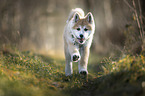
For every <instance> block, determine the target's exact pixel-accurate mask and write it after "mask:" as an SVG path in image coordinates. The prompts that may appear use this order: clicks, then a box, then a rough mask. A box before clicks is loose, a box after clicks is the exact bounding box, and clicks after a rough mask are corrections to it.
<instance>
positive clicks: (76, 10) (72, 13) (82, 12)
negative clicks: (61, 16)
mask: <svg viewBox="0 0 145 96" xmlns="http://www.w3.org/2000/svg"><path fill="white" fill-rule="evenodd" d="M76 12H77V13H78V14H79V15H80V17H84V15H85V14H84V11H83V10H82V9H81V8H75V9H72V10H71V12H70V14H69V17H68V19H67V21H66V22H67V23H68V22H69V21H70V20H71V19H72V17H73V15H74V14H75V13H76Z"/></svg>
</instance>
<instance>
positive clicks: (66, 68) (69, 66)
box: [65, 46, 73, 76]
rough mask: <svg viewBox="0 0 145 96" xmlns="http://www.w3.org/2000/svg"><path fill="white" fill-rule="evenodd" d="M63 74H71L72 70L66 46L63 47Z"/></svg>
mask: <svg viewBox="0 0 145 96" xmlns="http://www.w3.org/2000/svg"><path fill="white" fill-rule="evenodd" d="M65 63H66V65H65V75H66V76H70V75H71V74H73V70H72V61H71V55H70V53H69V50H68V47H67V46H66V47H65Z"/></svg>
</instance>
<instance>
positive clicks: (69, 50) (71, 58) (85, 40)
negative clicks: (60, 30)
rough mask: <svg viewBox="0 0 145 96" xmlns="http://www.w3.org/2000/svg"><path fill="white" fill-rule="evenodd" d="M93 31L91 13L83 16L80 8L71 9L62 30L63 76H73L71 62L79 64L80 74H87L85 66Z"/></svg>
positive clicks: (93, 24)
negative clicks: (64, 60)
mask: <svg viewBox="0 0 145 96" xmlns="http://www.w3.org/2000/svg"><path fill="white" fill-rule="evenodd" d="M94 31H95V23H94V18H93V15H92V13H91V12H89V13H88V14H87V15H86V16H84V11H83V10H82V9H81V8H76V9H72V11H71V13H70V15H69V17H68V20H67V23H66V26H65V30H64V34H63V36H64V51H65V59H66V66H65V75H66V76H70V75H72V74H73V69H72V62H79V64H78V69H79V73H80V74H85V75H86V74H88V71H87V64H88V58H89V52H90V46H91V43H92V39H93V34H94Z"/></svg>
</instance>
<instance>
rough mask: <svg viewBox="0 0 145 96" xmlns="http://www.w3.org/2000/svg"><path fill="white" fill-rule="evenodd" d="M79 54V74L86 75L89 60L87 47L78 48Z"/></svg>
mask: <svg viewBox="0 0 145 96" xmlns="http://www.w3.org/2000/svg"><path fill="white" fill-rule="evenodd" d="M80 52H81V60H80V62H79V65H78V68H79V73H80V74H84V75H87V74H88V71H87V64H88V58H89V52H90V50H89V47H87V46H82V47H81V48H80Z"/></svg>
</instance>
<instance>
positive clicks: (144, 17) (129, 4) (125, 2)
mask: <svg viewBox="0 0 145 96" xmlns="http://www.w3.org/2000/svg"><path fill="white" fill-rule="evenodd" d="M124 2H125V4H126V5H127V6H128V7H129V8H130V9H131V10H132V11H135V9H134V8H133V7H132V6H131V5H130V4H129V3H128V2H127V1H126V0H124ZM141 16H142V19H144V20H145V17H144V16H143V15H141Z"/></svg>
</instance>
